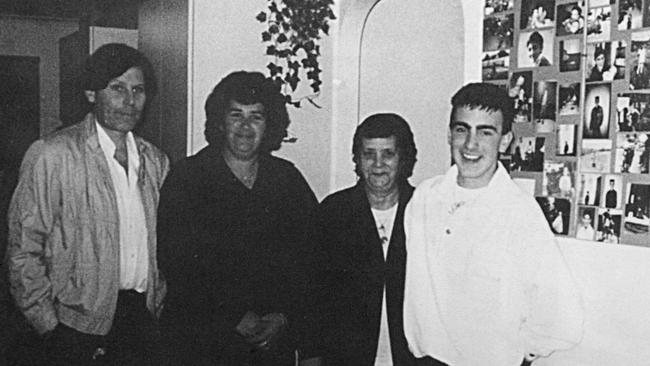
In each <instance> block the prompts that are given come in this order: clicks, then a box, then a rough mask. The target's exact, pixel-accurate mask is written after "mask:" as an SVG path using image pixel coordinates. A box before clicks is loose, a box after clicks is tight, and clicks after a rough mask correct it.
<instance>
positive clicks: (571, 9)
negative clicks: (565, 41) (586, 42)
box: [556, 1, 585, 36]
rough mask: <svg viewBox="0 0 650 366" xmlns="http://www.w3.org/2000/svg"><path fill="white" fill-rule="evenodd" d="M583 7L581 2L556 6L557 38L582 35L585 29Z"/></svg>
mask: <svg viewBox="0 0 650 366" xmlns="http://www.w3.org/2000/svg"><path fill="white" fill-rule="evenodd" d="M584 6H585V4H584V2H582V1H580V2H573V3H568V4H561V5H558V6H557V13H556V14H557V19H558V22H557V35H558V36H566V35H570V34H578V33H582V31H583V29H584V27H585V17H584V10H583V9H584Z"/></svg>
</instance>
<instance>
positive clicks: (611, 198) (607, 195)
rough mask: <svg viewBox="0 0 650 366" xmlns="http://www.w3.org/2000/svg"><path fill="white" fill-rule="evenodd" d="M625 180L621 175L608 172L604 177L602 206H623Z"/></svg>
mask: <svg viewBox="0 0 650 366" xmlns="http://www.w3.org/2000/svg"><path fill="white" fill-rule="evenodd" d="M622 192H623V180H622V177H621V176H620V175H616V174H608V175H606V176H604V177H603V199H602V201H601V202H602V206H604V207H605V208H621V204H622V201H623V200H622V199H621V197H622V196H621V193H622Z"/></svg>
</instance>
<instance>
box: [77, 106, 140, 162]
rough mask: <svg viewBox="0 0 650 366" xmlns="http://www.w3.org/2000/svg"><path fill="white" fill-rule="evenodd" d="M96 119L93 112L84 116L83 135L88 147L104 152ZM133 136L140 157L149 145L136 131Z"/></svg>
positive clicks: (82, 123)
mask: <svg viewBox="0 0 650 366" xmlns="http://www.w3.org/2000/svg"><path fill="white" fill-rule="evenodd" d="M95 120H96V118H95V114H94V113H93V112H89V113H88V114H86V117H84V119H83V121H82V122H81V129H82V133H81V136H82V138H83V139H84V140H85V141H86V144H87V145H88V147H90V149H91V150H93V151H95V152H98V151H99V152H102V153H103V151H102V147H101V145H100V144H99V137H98V135H97V125H96V124H95ZM133 138H134V140H135V145H136V147H137V148H138V154H140V157H141V158H142V154H144V153H145V152H146V150H147V145H146V144H144V143H143V141H142V139H141V138H140V137H138V136H137V135H136V134H135V133H134V134H133Z"/></svg>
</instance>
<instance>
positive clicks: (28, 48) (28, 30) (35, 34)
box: [0, 17, 79, 136]
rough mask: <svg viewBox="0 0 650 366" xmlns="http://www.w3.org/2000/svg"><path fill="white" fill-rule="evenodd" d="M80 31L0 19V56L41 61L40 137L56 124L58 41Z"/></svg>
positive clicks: (57, 23)
mask: <svg viewBox="0 0 650 366" xmlns="http://www.w3.org/2000/svg"><path fill="white" fill-rule="evenodd" d="M78 29H79V24H78V22H73V21H66V20H43V19H30V18H13V17H0V54H2V55H6V56H33V57H39V58H40V65H39V74H40V75H39V76H40V85H39V86H40V94H41V100H40V104H41V106H40V118H41V126H40V129H41V131H40V133H41V136H43V135H46V134H48V133H50V132H52V131H54V130H55V129H56V128H57V127H59V126H60V125H61V122H60V120H59V43H58V41H59V38H61V37H64V36H67V35H69V34H72V33H74V32H75V31H77V30H78Z"/></svg>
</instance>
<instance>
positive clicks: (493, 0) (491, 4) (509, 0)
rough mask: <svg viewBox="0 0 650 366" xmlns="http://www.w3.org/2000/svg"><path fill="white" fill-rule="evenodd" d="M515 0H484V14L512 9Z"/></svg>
mask: <svg viewBox="0 0 650 366" xmlns="http://www.w3.org/2000/svg"><path fill="white" fill-rule="evenodd" d="M514 4H515V0H485V9H484V10H485V12H484V14H485V15H492V14H495V13H501V12H504V11H508V10H512V7H513V6H514Z"/></svg>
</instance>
